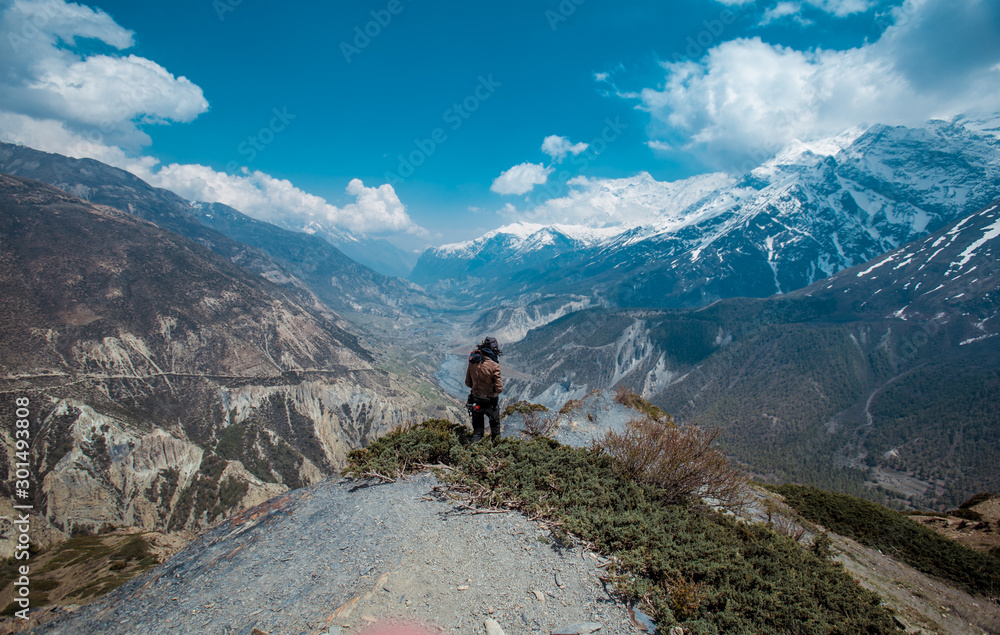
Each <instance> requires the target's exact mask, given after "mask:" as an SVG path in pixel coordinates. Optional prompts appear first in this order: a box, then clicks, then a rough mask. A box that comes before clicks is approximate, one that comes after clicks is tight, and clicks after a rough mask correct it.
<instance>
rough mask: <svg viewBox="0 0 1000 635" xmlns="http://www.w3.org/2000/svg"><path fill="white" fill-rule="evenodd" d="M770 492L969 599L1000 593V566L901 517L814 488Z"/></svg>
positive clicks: (897, 513) (806, 515)
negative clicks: (944, 582) (950, 584)
mask: <svg viewBox="0 0 1000 635" xmlns="http://www.w3.org/2000/svg"><path fill="white" fill-rule="evenodd" d="M773 489H774V490H775V491H776V492H778V493H779V494H782V495H783V496H784V497H785V500H786V501H787V502H788V504H789V505H791V506H792V507H794V508H795V509H796V510H797V511H798V512H799V513H800V514H802V515H803V516H805V517H806V518H808V519H809V520H811V521H813V522H816V523H819V524H821V525H823V526H824V527H826V528H827V529H829V530H830V531H834V532H836V533H838V534H840V535H842V536H847V537H849V538H853V539H854V540H857V541H858V542H860V543H861V544H863V545H867V546H869V547H874V548H876V549H881V550H882V551H884V552H886V553H888V554H890V555H891V556H892V557H893V558H895V559H897V560H900V561H901V562H905V563H907V564H909V565H910V566H912V567H913V568H915V569H917V570H919V571H922V572H924V573H928V574H930V575H934V576H937V577H939V578H944V579H946V580H951V581H952V582H955V583H957V584H959V585H961V586H962V587H964V588H965V589H966V590H968V591H969V592H970V593H978V594H983V595H993V596H995V595H996V594H997V593H998V592H1000V562H998V561H997V559H996V558H992V557H990V556H989V555H988V554H984V553H980V552H978V551H975V550H974V549H970V548H968V547H964V546H962V545H960V544H959V543H957V542H955V541H954V540H949V539H948V538H945V537H944V536H941V535H940V534H937V533H935V532H934V531H932V530H930V529H928V528H927V527H924V526H923V525H920V524H919V523H917V522H914V521H913V520H912V519H910V518H907V517H906V516H905V515H904V514H901V513H899V512H895V511H892V510H891V509H886V508H885V507H882V506H881V505H877V504H875V503H872V502H869V501H866V500H861V499H859V498H854V497H853V496H848V495H846V494H834V493H831V492H825V491H823V490H820V489H816V488H815V487H802V486H799V485H782V486H781V487H776V488H773Z"/></svg>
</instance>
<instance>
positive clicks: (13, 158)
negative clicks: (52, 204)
mask: <svg viewBox="0 0 1000 635" xmlns="http://www.w3.org/2000/svg"><path fill="white" fill-rule="evenodd" d="M0 172H3V173H6V174H11V175H14V176H22V177H26V178H31V179H37V180H39V181H42V182H44V183H48V184H50V185H54V186H56V187H58V188H59V189H61V190H64V191H66V192H69V193H70V194H72V195H74V196H78V197H80V198H82V199H85V200H87V201H90V202H92V203H95V204H98V205H107V206H109V207H114V208H116V209H119V210H122V211H125V212H128V213H130V214H133V215H135V216H136V217H138V218H142V219H144V220H148V221H150V222H152V223H154V224H156V225H158V226H159V227H162V228H164V229H168V230H170V231H172V232H175V233H177V234H180V235H181V236H185V237H187V238H190V239H191V240H194V241H195V242H197V243H200V244H202V245H204V246H205V247H208V248H209V249H211V250H212V251H214V252H215V253H217V254H219V255H221V256H224V257H226V258H229V259H230V260H232V261H233V262H234V263H236V264H238V265H240V266H241V267H243V268H244V269H247V270H249V271H252V272H254V273H257V274H260V275H262V276H264V277H265V278H267V279H269V280H271V281H272V282H277V283H278V284H281V285H283V286H286V287H288V288H290V289H293V290H294V291H295V293H296V295H297V296H298V298H299V300H300V301H301V302H303V303H307V304H308V303H312V304H317V303H316V301H315V299H314V298H311V296H312V295H313V294H315V295H316V296H319V297H322V298H324V302H325V303H326V304H327V305H328V306H330V307H331V308H334V309H346V310H354V311H362V310H363V311H370V312H375V313H379V312H386V311H387V312H388V313H389V314H395V313H398V307H399V306H406V305H409V304H419V303H420V302H419V298H417V297H414V294H413V291H412V290H411V289H410V288H409V286H408V285H406V284H405V283H402V282H399V281H396V280H393V279H391V278H387V277H385V276H383V275H381V274H378V273H376V272H374V271H372V270H371V269H369V268H367V267H365V266H363V265H360V264H358V263H356V262H354V261H352V260H350V259H349V258H347V257H346V256H344V255H343V254H342V253H341V252H339V251H338V250H337V249H336V248H335V247H333V246H332V245H326V244H322V245H321V244H318V243H316V242H315V241H316V239H315V238H310V237H309V236H307V235H305V234H301V235H296V234H292V233H290V232H287V231H284V230H281V229H279V228H277V227H274V226H273V225H269V224H268V223H262V222H259V221H253V220H252V219H249V218H248V217H246V216H243V215H242V214H239V213H238V212H236V211H235V210H232V208H226V207H225V206H222V207H220V208H219V211H218V212H217V213H216V215H215V216H214V218H215V219H216V221H215V222H216V224H221V226H222V227H225V228H228V229H230V230H232V231H234V232H235V233H237V234H239V235H241V236H243V237H245V238H247V240H253V241H255V242H253V243H250V244H245V243H243V242H240V240H239V239H236V240H234V239H233V238H231V237H229V236H226V235H225V234H224V233H222V232H220V231H217V229H216V228H215V226H214V225H213V224H212V223H208V224H205V223H203V221H204V220H210V219H206V217H205V214H204V212H203V211H202V209H203V208H201V207H194V206H192V205H191V204H190V203H188V202H187V201H185V200H184V199H182V198H181V197H179V196H177V195H176V194H174V193H173V192H169V191H167V190H163V189H159V188H154V187H152V186H150V185H149V184H147V183H146V182H144V181H142V180H141V179H139V178H137V177H136V176H134V175H132V174H130V173H128V172H125V171H124V170H120V169H118V168H113V167H111V166H109V165H105V164H103V163H100V162H99V161H94V160H92V159H71V158H68V157H63V156H60V155H57V154H49V153H46V152H40V151H38V150H33V149H31V148H26V147H23V146H17V145H11V144H6V143H0ZM223 208H224V210H225V211H223ZM219 214H221V215H222V217H223V218H224V221H223V220H220V218H219ZM210 225H212V226H210ZM300 241H301V242H300ZM270 248H274V249H275V250H276V253H277V256H275V255H272V254H270V253H269V252H268V249H270ZM296 256H299V257H301V258H303V259H304V260H303V261H296V260H295V257H296ZM310 258H312V259H313V260H309V259H310ZM279 261H281V262H280V263H279ZM288 267H292V268H294V269H295V270H296V271H300V272H303V273H305V274H307V275H308V277H309V281H308V282H306V281H304V280H302V279H299V278H298V277H297V276H296V275H294V274H293V273H291V272H290V270H289V268H288ZM393 307H397V308H393Z"/></svg>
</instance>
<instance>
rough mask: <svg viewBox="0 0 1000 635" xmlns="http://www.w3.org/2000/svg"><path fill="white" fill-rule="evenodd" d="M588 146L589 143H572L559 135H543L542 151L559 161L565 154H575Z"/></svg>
mask: <svg viewBox="0 0 1000 635" xmlns="http://www.w3.org/2000/svg"><path fill="white" fill-rule="evenodd" d="M588 147H590V144H587V143H583V142H582V141H581V142H580V143H573V142H571V141H570V140H569V139H567V138H566V137H560V136H559V135H549V136H548V137H545V140H544V141H542V152H544V153H545V154H547V155H549V156H550V157H552V159H553V160H554V161H555V162H556V163H559V162H560V161H562V160H563V159H565V158H566V155H568V154H572V155H573V156H576V155H578V154H580V153H581V152H583V151H584V150H586V149H587V148H588Z"/></svg>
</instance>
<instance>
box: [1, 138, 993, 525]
mask: <svg viewBox="0 0 1000 635" xmlns="http://www.w3.org/2000/svg"><path fill="white" fill-rule="evenodd" d="M994 132H995V131H993V130H992V129H990V128H989V127H988V126H982V125H978V124H977V125H974V122H968V121H952V122H942V121H938V122H930V123H929V124H927V125H926V126H924V127H922V128H902V127H895V128H893V127H887V126H873V127H870V128H867V129H864V130H854V131H850V132H848V133H845V134H843V135H841V136H839V137H837V138H834V139H830V140H827V141H825V142H820V143H813V144H808V145H807V144H793V145H792V146H790V147H788V148H786V149H785V150H784V151H783V152H781V153H779V155H778V156H776V157H775V158H773V159H771V160H769V161H767V162H766V163H764V164H762V165H761V166H759V167H757V168H755V169H754V170H752V171H751V172H749V173H747V174H746V175H744V176H742V177H741V178H738V179H734V178H732V177H729V176H726V175H719V174H716V175H704V176H702V177H695V178H692V179H688V180H686V181H681V182H676V183H670V184H664V183H660V182H657V181H655V180H654V179H653V178H652V177H651V176H650V175H648V174H640V175H638V176H636V177H632V178H629V179H619V180H614V181H605V182H596V181H595V182H589V181H588V182H587V184H586V187H587V188H590V189H588V190H587V192H589V193H588V194H587V195H588V196H591V197H592V198H591V200H589V202H588V204H591V205H594V206H595V208H601V209H606V208H609V206H611V207H614V206H618V208H620V209H629V210H633V211H634V212H635V215H636V218H637V219H639V220H641V222H633V223H631V224H628V223H626V224H625V225H622V226H618V227H598V228H593V227H582V226H573V225H541V224H531V223H527V222H523V223H518V224H514V225H511V226H508V227H505V228H501V229H499V230H496V231H494V232H490V233H488V234H486V235H484V236H482V237H480V238H478V239H476V240H473V241H468V242H466V243H461V244H456V245H446V246H443V247H439V248H435V249H431V250H428V251H427V252H426V253H425V254H424V255H423V256H422V257H421V259H420V261H419V262H418V263H417V266H416V268H415V269H414V271H413V273H412V275H411V280H412V281H413V282H407V281H405V280H401V279H398V278H394V277H390V276H385V275H383V274H381V273H378V272H376V271H374V270H372V269H371V268H369V267H367V266H365V265H363V264H360V263H359V262H356V261H355V260H353V259H352V258H350V257H348V256H347V255H346V254H344V253H343V252H342V251H340V250H339V249H338V248H337V247H336V246H334V244H332V242H331V241H336V240H347V239H345V238H344V237H343V236H341V237H340V238H339V239H338V238H336V237H332V236H327V237H324V236H323V235H321V234H322V232H321V231H320V229H321V228H316V227H312V228H308V227H304V228H300V229H306V230H308V231H291V230H289V229H288V228H282V227H277V226H275V225H272V224H269V223H265V222H262V221H259V220H256V219H253V218H251V217H249V216H246V215H244V214H242V213H241V212H240V211H238V210H235V209H233V208H231V207H228V206H225V205H222V204H218V203H197V202H195V203H192V202H189V201H186V200H184V199H182V198H180V197H178V196H176V195H175V194H173V193H171V192H169V191H166V190H162V189H157V188H153V187H151V186H149V185H148V184H146V183H144V182H143V181H141V180H140V179H138V178H136V177H135V176H133V175H131V174H129V173H127V172H124V171H122V170H118V169H116V168H112V167H110V166H107V165H104V164H101V163H99V162H97V161H92V160H86V159H83V160H78V159H69V158H66V157H61V156H58V155H53V154H48V153H43V152H39V151H36V150H32V149H30V148H24V147H21V146H14V145H9V144H0V172H3V173H6V174H10V175H14V176H11V177H4V178H5V180H4V182H3V183H4V196H5V198H4V201H5V202H4V205H5V206H6V210H7V211H6V212H5V219H4V222H5V223H6V224H5V226H4V233H3V234H2V237H3V243H2V244H3V248H4V251H5V254H6V255H5V260H4V263H3V264H4V269H3V277H2V281H3V283H4V285H6V287H5V288H9V289H11V293H9V294H7V296H6V297H7V300H6V304H5V305H4V308H3V314H2V315H0V318H2V319H3V320H4V323H5V324H8V325H9V328H5V329H4V331H3V334H4V337H3V341H2V342H0V345H2V346H3V353H2V357H0V359H2V370H3V378H2V379H3V381H4V382H5V383H6V384H7V385H8V387H10V389H12V390H13V389H18V390H25V391H29V392H30V393H31V394H33V395H37V398H38V399H39V402H40V403H44V404H45V406H44V408H43V411H42V412H41V413H40V415H41V417H42V418H41V419H40V423H39V426H40V428H39V429H40V430H41V431H42V432H44V435H43V436H45V440H44V442H43V443H42V445H41V446H40V450H39V453H38V456H37V457H36V458H35V459H33V460H37V461H38V463H37V467H38V470H39V473H40V474H43V475H45V477H46V478H45V489H44V491H43V493H42V494H41V496H42V503H43V504H44V505H45V508H46V510H47V512H46V518H47V520H48V521H50V522H51V523H52V526H53V527H55V528H58V529H61V530H65V531H72V529H73V528H74V527H90V528H96V527H100V526H101V525H102V524H106V523H111V524H126V525H127V524H134V525H137V526H143V527H149V528H181V527H193V528H197V527H203V526H206V524H210V523H211V521H212V519H213V518H217V517H219V516H222V515H225V514H227V513H230V512H231V511H232V510H235V509H238V508H239V507H241V506H243V505H246V504H250V503H251V502H253V501H256V500H259V499H260V497H261V496H265V495H269V494H272V493H273V492H274V491H277V490H276V489H275V488H277V489H282V488H287V487H294V486H297V485H300V484H305V483H310V482H314V481H315V480H316V479H318V478H320V477H321V476H322V475H324V474H327V473H329V472H331V471H333V470H335V469H336V468H337V466H338V465H339V464H340V463H341V462H342V460H343V456H344V454H345V453H346V451H347V450H349V449H351V448H355V447H359V446H361V445H364V444H365V443H367V442H368V440H370V439H371V438H373V436H374V435H376V434H378V433H379V432H381V431H385V430H387V429H389V428H391V427H393V426H395V425H398V424H401V423H405V422H407V421H410V420H412V419H414V418H419V416H421V413H423V414H435V415H438V416H440V415H442V414H446V413H448V412H452V411H451V410H450V408H451V407H452V406H454V405H456V404H455V403H454V400H453V399H451V398H448V397H446V396H444V395H443V393H442V391H441V390H440V388H438V387H436V386H434V385H433V383H434V382H435V380H434V379H432V377H433V375H434V373H435V371H436V370H437V372H438V378H437V382H438V383H440V384H441V385H444V384H445V383H448V382H451V381H452V380H454V383H456V385H460V384H461V378H451V377H450V376H449V375H448V373H447V372H445V371H444V369H445V367H446V365H445V364H444V363H443V362H444V360H445V356H444V349H445V348H446V347H445V346H444V344H445V340H446V338H447V335H446V334H447V333H454V332H455V329H456V328H458V326H461V325H469V326H470V328H471V330H472V331H475V333H474V335H475V336H477V337H479V336H482V334H484V333H492V334H495V335H498V336H499V337H500V339H501V342H502V343H503V344H504V345H505V347H506V348H507V352H508V356H507V357H505V364H506V365H507V367H508V368H509V374H508V377H509V379H508V382H507V385H508V390H507V395H509V396H511V397H513V398H526V399H530V400H534V401H541V402H543V403H546V404H548V405H551V406H558V405H560V404H561V403H562V402H563V401H565V400H566V399H568V398H579V397H581V396H582V395H583V394H585V393H587V392H589V391H590V390H593V389H594V388H612V387H615V386H623V385H624V386H628V387H630V388H632V389H634V390H635V391H636V392H639V393H640V394H642V395H643V396H644V397H647V398H649V399H650V400H652V401H653V402H654V403H656V404H657V405H659V406H661V407H663V408H664V409H665V410H667V411H668V412H670V413H673V414H675V415H676V416H677V417H678V420H680V421H683V422H691V421H698V422H702V423H704V424H706V425H711V426H717V427H720V428H721V429H723V435H722V437H721V440H722V441H723V442H724V443H725V444H726V447H727V449H728V450H729V451H731V452H732V453H733V455H734V456H736V457H737V458H739V459H740V460H742V461H743V462H744V463H746V464H747V465H748V466H750V467H752V468H753V469H755V470H757V471H758V472H759V473H761V474H764V475H768V476H770V477H778V478H782V477H784V478H789V479H798V480H804V481H807V482H817V477H816V474H823V473H829V474H830V476H829V478H828V480H832V481H835V482H836V485H837V486H838V487H841V488H842V489H852V488H853V491H861V489H863V488H865V487H866V484H867V486H872V487H882V488H883V490H881V491H883V492H884V493H885V495H887V496H890V497H894V498H898V499H901V500H906V501H910V502H911V503H913V504H926V505H928V506H942V505H946V504H949V503H950V502H952V501H955V500H957V499H959V498H961V497H962V496H967V495H968V494H969V491H970V488H972V489H981V488H982V487H985V486H990V487H995V485H991V484H992V483H993V481H992V480H990V479H991V478H993V477H991V476H990V475H989V470H988V469H987V468H986V467H984V466H986V465H989V464H991V463H990V462H993V463H995V459H997V458H1000V457H995V456H994V455H993V454H992V453H991V451H988V450H983V449H982V448H983V447H984V444H983V443H981V442H980V441H983V440H986V441H988V443H987V446H989V443H992V446H989V447H996V445H997V443H996V442H995V441H996V440H997V439H996V438H995V437H996V435H997V430H998V428H1000V426H998V425H997V423H996V421H994V418H991V417H992V415H991V414H989V412H988V411H989V410H990V409H989V408H986V407H985V406H984V405H983V404H988V403H990V401H989V400H990V399H993V398H994V396H995V395H994V386H995V384H996V377H995V373H996V370H997V369H996V367H995V366H996V365H995V362H994V361H992V360H995V359H996V356H995V350H994V347H995V346H996V343H997V340H996V338H995V337H994V335H995V324H994V321H993V320H994V318H993V315H994V314H993V313H989V311H990V310H992V309H991V307H993V306H994V302H995V300H994V296H993V295H992V290H993V289H995V287H996V279H995V273H994V272H995V266H994V263H995V256H994V252H993V251H992V249H993V244H994V239H995V228H994V227H993V224H992V223H993V222H994V220H993V219H994V217H995V209H992V208H987V207H984V206H985V205H986V204H987V203H988V202H989V201H992V200H994V199H995V198H996V197H997V195H998V194H1000V142H998V141H997V138H996V136H995V135H994ZM21 177H27V178H29V179H38V180H39V181H44V182H47V183H49V184H52V185H55V186H56V187H58V188H60V190H62V192H59V191H58V190H54V189H51V188H47V187H45V186H43V185H42V184H41V183H38V182H36V181H28V180H24V178H21ZM581 187H582V186H581ZM578 195H579V196H583V194H579V193H578ZM74 197H79V199H76V198H74ZM602 206H603V207H602ZM977 209H979V210H982V211H980V212H977V213H974V214H973V215H971V216H967V215H968V214H969V212H970V211H972V210H977ZM963 217H964V224H963V221H958V222H957V223H956V221H957V219H963ZM24 219H31V222H30V223H29V224H28V225H25V224H24ZM949 223H951V225H949ZM310 232H311V233H310ZM949 232H951V233H949ZM84 237H89V238H88V239H87V240H85V239H84ZM914 240H916V241H918V242H915V243H910V241H914ZM129 241H132V242H129ZM920 241H924V242H920ZM927 241H930V242H927ZM22 243H23V245H28V244H30V245H34V246H33V247H32V248H31V249H27V250H26V248H25V247H24V246H23V245H22ZM907 243H910V244H911V245H913V246H912V247H904V248H902V250H900V249H899V248H900V246H901V245H906V244H907ZM359 244H360V243H359ZM892 250H895V251H892ZM63 252H65V254H64V255H61V256H60V255H59V254H61V253H63ZM886 252H889V254H888V255H886ZM886 258H889V259H890V260H885V259H886ZM946 259H947V263H945V260H946ZM945 264H947V267H945ZM942 267H944V268H943V269H942ZM838 271H839V272H840V273H837V272H838ZM46 272H50V273H51V275H49V273H46ZM863 272H867V273H864V275H861V276H860V277H859V275H858V274H859V273H863ZM890 272H891V273H892V275H890ZM904 275H905V276H910V277H909V278H905V279H904V278H903V277H901V276H904ZM46 276H48V277H46ZM972 280H975V282H974V283H972V282H969V281H972ZM414 283H419V284H421V285H424V287H420V286H417V285H416V284H414ZM963 284H964V285H965V287H962V286H961V285H963ZM775 293H778V295H774V296H773V297H768V296H772V295H773V294H775ZM25 307H28V308H30V311H27V312H25V311H24V310H23V309H24V308H25ZM453 322H454V323H453ZM456 325H458V326H456ZM362 344H364V345H363V346H362ZM390 348H391V349H392V350H391V351H390V350H389V349H390ZM387 353H388V354H387ZM456 368H457V366H456ZM462 368H463V369H464V366H462ZM901 391H902V392H901ZM906 391H910V392H906ZM969 391H972V392H971V394H970V393H969ZM916 404H922V406H921V407H922V408H924V409H925V410H926V411H927V412H934V413H936V414H935V415H934V417H935V419H936V420H934V421H929V420H928V418H927V417H926V416H923V415H922V414H921V411H920V410H918V409H917V405H916ZM943 420H947V421H948V423H947V424H941V423H940V421H943ZM956 427H957V429H958V430H960V432H958V433H957V436H955V437H947V434H948V433H949V431H951V430H953V429H956ZM761 430H764V431H767V432H766V434H763V438H767V439H768V440H769V443H767V444H764V445H762V444H760V443H759V441H760V438H762V436H761V432H760V431H761ZM946 437H947V438H946ZM7 440H8V441H12V439H7ZM109 444H110V445H109ZM150 444H152V446H151V445H150ZM153 446H155V448H156V449H155V451H154V450H149V448H150V447H153ZM10 448H13V444H10V445H9V446H8V452H10V451H12V450H11V449H10ZM109 448H111V449H109ZM126 448H128V449H126ZM944 448H947V449H946V450H945V449H944ZM136 452H140V455H141V456H142V457H143V458H141V459H140V458H138V457H139V456H140V455H137V454H136ZM143 453H145V454H143ZM150 457H155V458H150ZM7 458H8V465H9V464H10V456H8V457H7ZM824 478H827V477H824ZM74 491H78V492H82V494H80V495H79V496H76V495H75V494H74ZM224 492H225V494H224ZM255 497H256V498H255ZM210 501H214V502H210Z"/></svg>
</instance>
